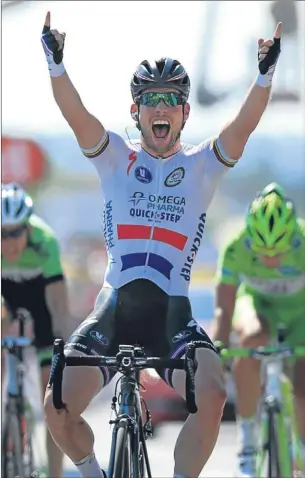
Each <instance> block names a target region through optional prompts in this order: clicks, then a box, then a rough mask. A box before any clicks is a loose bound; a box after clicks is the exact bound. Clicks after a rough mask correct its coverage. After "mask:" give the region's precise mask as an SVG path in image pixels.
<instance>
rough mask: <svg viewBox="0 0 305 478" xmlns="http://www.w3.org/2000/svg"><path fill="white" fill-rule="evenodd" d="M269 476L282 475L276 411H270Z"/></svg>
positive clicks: (269, 477) (271, 477) (274, 477)
mask: <svg viewBox="0 0 305 478" xmlns="http://www.w3.org/2000/svg"><path fill="white" fill-rule="evenodd" d="M267 450H268V478H279V477H280V460H279V449H278V434H277V427H276V419H275V412H274V411H272V410H270V411H269V413H268V447H267Z"/></svg>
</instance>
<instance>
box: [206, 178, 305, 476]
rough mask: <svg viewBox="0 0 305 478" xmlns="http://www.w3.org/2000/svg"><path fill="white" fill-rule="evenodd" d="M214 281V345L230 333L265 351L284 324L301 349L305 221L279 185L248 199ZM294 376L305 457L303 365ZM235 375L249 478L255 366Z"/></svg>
mask: <svg viewBox="0 0 305 478" xmlns="http://www.w3.org/2000/svg"><path fill="white" fill-rule="evenodd" d="M217 283H218V285H217V293H216V306H215V318H214V322H213V338H214V340H221V341H222V342H223V343H225V344H228V342H229V336H230V332H231V330H232V328H233V330H234V331H235V333H236V335H237V338H238V343H239V346H241V347H257V346H260V345H266V344H268V342H269V341H270V340H272V338H274V337H275V336H276V329H277V326H278V325H280V324H283V325H284V326H286V329H287V333H288V334H287V338H286V341H287V343H288V344H289V345H293V346H295V345H304V344H305V223H304V222H303V221H302V220H301V219H298V218H297V216H296V213H295V209H294V205H293V203H292V201H291V200H290V199H289V198H287V197H286V195H285V192H284V190H283V189H282V188H281V187H280V186H279V185H278V184H276V183H272V184H269V185H268V186H267V187H266V188H265V189H264V190H263V191H261V192H260V193H259V194H258V196H257V197H256V198H255V199H254V200H253V202H252V204H251V206H250V209H249V211H248V215H247V221H246V227H245V228H244V230H242V231H241V232H240V233H239V234H238V235H237V236H236V237H235V238H234V240H232V241H230V243H229V244H228V245H227V246H226V247H225V249H224V251H223V253H222V254H221V256H220V260H219V267H218V277H217ZM293 372H294V373H293V384H294V392H295V406H296V413H297V419H298V420H297V421H298V425H299V432H300V436H301V439H302V441H303V444H304V458H305V386H304V378H305V360H304V359H299V360H297V361H296V362H295V364H294V371H293ZM234 373H235V379H236V387H237V404H236V405H237V421H238V426H239V432H240V440H241V450H240V453H239V473H240V475H239V476H241V477H247V478H253V477H254V476H256V475H255V459H254V458H255V436H254V416H255V411H256V406H257V403H258V399H259V395H260V378H259V362H257V361H255V360H253V359H238V360H236V362H235V367H234Z"/></svg>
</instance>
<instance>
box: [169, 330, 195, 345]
mask: <svg viewBox="0 0 305 478" xmlns="http://www.w3.org/2000/svg"><path fill="white" fill-rule="evenodd" d="M190 335H192V332H191V331H190V330H182V331H181V332H178V334H176V335H175V336H174V337H173V338H172V342H173V344H176V343H177V342H180V341H181V340H183V339H186V337H189V336H190Z"/></svg>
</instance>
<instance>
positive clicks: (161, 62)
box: [156, 58, 165, 76]
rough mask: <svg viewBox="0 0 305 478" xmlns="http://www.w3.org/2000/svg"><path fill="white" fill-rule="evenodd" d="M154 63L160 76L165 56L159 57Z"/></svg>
mask: <svg viewBox="0 0 305 478" xmlns="http://www.w3.org/2000/svg"><path fill="white" fill-rule="evenodd" d="M156 65H157V68H158V71H159V73H160V76H162V75H163V71H164V68H165V58H161V60H158V61H156Z"/></svg>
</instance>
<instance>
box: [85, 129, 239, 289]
mask: <svg viewBox="0 0 305 478" xmlns="http://www.w3.org/2000/svg"><path fill="white" fill-rule="evenodd" d="M82 151H83V153H84V154H85V156H87V157H88V158H89V159H90V160H91V162H92V164H94V166H95V167H96V169H97V171H98V174H99V177H100V183H101V189H102V196H103V199H104V212H103V232H104V238H105V243H106V248H107V252H108V265H107V269H106V273H105V279H104V286H106V287H113V288H114V289H117V288H119V287H121V286H123V285H124V284H127V283H128V282H131V281H132V280H135V279H141V278H143V279H148V280H150V281H152V282H154V283H155V284H157V285H158V286H159V287H160V288H161V289H163V290H164V291H165V292H166V293H167V294H168V295H180V296H181V295H182V296H187V295H188V288H189V283H190V275H191V268H192V264H193V262H194V260H195V257H196V254H197V252H198V249H199V247H200V244H201V240H202V237H203V230H204V225H205V221H206V213H207V209H208V206H209V204H210V202H211V200H212V197H213V194H214V191H215V188H216V186H217V184H218V182H219V180H220V179H221V177H222V176H223V174H224V173H225V172H226V171H227V170H228V167H233V166H234V164H235V163H236V162H237V161H235V160H232V159H230V158H228V157H227V156H226V155H225V153H224V151H223V150H222V147H221V145H220V142H219V139H218V140H210V141H206V142H204V143H202V144H200V145H199V146H193V145H188V144H182V148H181V150H180V151H179V152H177V153H176V154H174V155H172V156H170V157H169V158H167V159H162V160H160V159H157V158H155V157H153V156H151V155H150V154H148V153H147V152H146V151H145V150H143V149H142V147H141V144H140V142H139V141H137V142H136V141H135V142H133V141H132V142H125V141H124V140H123V139H122V138H121V137H120V136H119V135H117V134H115V133H112V132H108V133H107V134H106V135H105V137H104V138H103V139H102V140H101V142H100V143H99V144H98V145H97V146H96V148H94V149H92V150H87V149H83V150H82Z"/></svg>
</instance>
